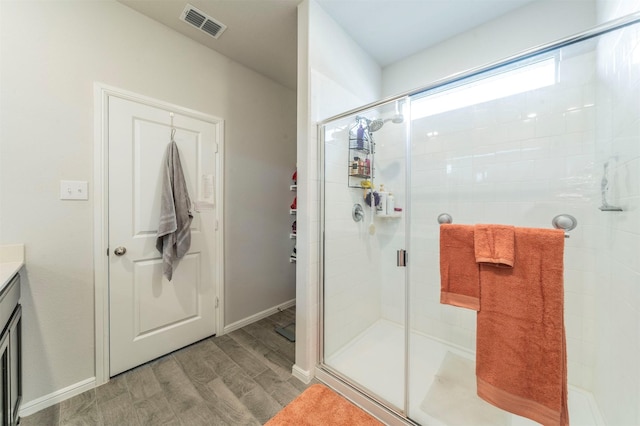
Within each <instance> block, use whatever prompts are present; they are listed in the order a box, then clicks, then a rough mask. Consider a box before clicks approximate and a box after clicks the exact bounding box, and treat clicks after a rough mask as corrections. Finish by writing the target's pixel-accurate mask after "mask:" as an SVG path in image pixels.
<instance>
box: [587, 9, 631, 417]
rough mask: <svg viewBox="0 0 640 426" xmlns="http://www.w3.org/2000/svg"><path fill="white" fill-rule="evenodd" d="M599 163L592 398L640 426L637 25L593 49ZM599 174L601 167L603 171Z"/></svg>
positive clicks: (605, 411) (604, 17)
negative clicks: (601, 197)
mask: <svg viewBox="0 0 640 426" xmlns="http://www.w3.org/2000/svg"><path fill="white" fill-rule="evenodd" d="M637 11H640V2H639V1H637V0H616V1H598V21H599V22H606V21H609V20H612V19H615V18H618V17H620V16H624V15H625V14H629V13H632V12H637ZM597 65H598V67H597V71H598V82H599V86H598V92H597V94H598V97H597V102H598V116H597V125H598V129H599V131H598V134H597V139H596V143H597V145H596V148H597V156H598V158H597V164H598V166H599V167H600V168H602V165H603V164H604V163H605V162H608V163H609V176H608V180H609V182H610V183H609V187H610V190H609V194H608V199H607V201H608V202H609V204H612V205H617V206H620V207H622V208H623V209H624V211H623V212H599V213H600V214H599V221H598V225H599V227H598V237H599V240H598V245H597V250H596V259H595V280H596V282H597V286H596V287H595V296H596V300H597V301H598V302H597V303H596V304H595V306H594V308H595V311H596V318H597V330H596V331H597V332H596V338H597V346H596V348H595V353H594V357H595V360H596V368H595V370H594V373H593V375H594V377H593V382H594V383H593V393H594V396H595V398H596V401H597V402H598V405H599V407H600V410H601V412H602V415H603V417H604V420H605V422H606V424H610V425H627V424H628V425H636V424H640V363H639V362H638V353H640V213H639V212H640V103H639V102H638V99H640V25H639V24H636V25H634V26H632V27H627V28H625V29H623V30H622V31H617V32H615V33H611V34H608V35H606V36H604V37H603V38H602V41H601V42H600V43H599V45H598V61H597ZM600 170H602V169H600Z"/></svg>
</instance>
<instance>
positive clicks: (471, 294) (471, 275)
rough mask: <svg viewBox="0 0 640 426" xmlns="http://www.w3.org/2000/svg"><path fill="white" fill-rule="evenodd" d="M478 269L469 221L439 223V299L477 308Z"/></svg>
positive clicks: (464, 306) (447, 302)
mask: <svg viewBox="0 0 640 426" xmlns="http://www.w3.org/2000/svg"><path fill="white" fill-rule="evenodd" d="M479 279H480V275H479V269H478V265H477V264H476V257H475V252H474V249H473V226H472V225H453V224H443V225H440V303H444V304H447V305H454V306H460V307H462V308H468V309H473V310H476V311H477V310H478V309H479V307H480V302H479V297H480V286H479V283H480V282H479Z"/></svg>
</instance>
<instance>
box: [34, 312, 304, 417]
mask: <svg viewBox="0 0 640 426" xmlns="http://www.w3.org/2000/svg"><path fill="white" fill-rule="evenodd" d="M294 319H295V307H292V308H289V309H286V310H284V311H281V312H278V313H276V314H274V315H272V316H270V317H268V318H265V319H263V320H261V321H258V322H255V323H253V324H250V325H247V326H245V327H243V328H241V329H239V330H236V331H233V332H231V333H229V334H227V335H224V336H220V337H212V338H209V339H205V340H202V341H200V342H198V343H195V344H193V345H191V346H188V347H186V348H183V349H181V350H179V351H176V352H173V353H171V354H169V355H166V356H164V357H162V358H159V359H157V360H154V361H152V362H150V363H147V364H144V365H142V366H140V367H137V368H135V369H133V370H130V371H127V372H125V373H123V374H120V375H118V376H116V377H114V378H112V379H111V380H110V381H109V383H107V384H105V385H103V386H100V387H98V388H95V389H92V390H89V391H86V392H84V393H82V394H80V395H78V396H75V397H73V398H71V399H68V400H66V401H63V402H61V403H60V404H57V405H54V406H52V407H49V408H46V409H44V410H42V411H39V412H37V413H35V414H33V415H31V416H28V417H24V418H23V419H22V421H21V425H22V426H32V425H33V426H36V425H37V426H43V425H44V426H49V425H50V426H67V425H104V426H108V425H118V426H124V425H132V426H133V425H135V426H142V425H190V426H191V425H261V424H264V423H265V422H266V421H267V420H269V419H270V418H271V417H273V416H274V415H275V414H276V413H277V412H278V411H280V410H281V409H282V408H283V407H284V406H285V405H287V404H288V403H289V402H291V400H293V399H294V398H295V397H296V396H298V395H299V394H300V393H301V392H302V391H303V390H304V389H306V387H307V385H305V384H303V383H302V382H300V381H299V380H297V379H296V378H294V377H292V375H291V367H292V366H293V364H294V362H295V343H293V342H290V341H288V340H287V339H285V338H284V337H282V336H281V335H279V334H278V333H276V332H275V331H274V328H275V327H276V326H285V325H287V324H289V323H291V322H293V321H294Z"/></svg>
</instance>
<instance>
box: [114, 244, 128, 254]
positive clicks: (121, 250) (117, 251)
mask: <svg viewBox="0 0 640 426" xmlns="http://www.w3.org/2000/svg"><path fill="white" fill-rule="evenodd" d="M126 252H127V249H126V248H125V247H122V246H121V247H117V248H116V249H115V250H114V251H113V254H115V255H116V256H122V255H123V254H125V253H126Z"/></svg>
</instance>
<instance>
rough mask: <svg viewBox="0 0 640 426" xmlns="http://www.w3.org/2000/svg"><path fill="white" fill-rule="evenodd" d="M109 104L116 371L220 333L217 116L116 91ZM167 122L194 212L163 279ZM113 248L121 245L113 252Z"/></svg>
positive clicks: (112, 321) (111, 303) (112, 337)
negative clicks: (182, 251) (185, 247)
mask: <svg viewBox="0 0 640 426" xmlns="http://www.w3.org/2000/svg"><path fill="white" fill-rule="evenodd" d="M108 108H109V111H108V142H109V195H108V200H109V201H108V202H109V210H108V211H109V317H110V318H109V328H110V342H109V348H110V352H109V359H110V363H109V364H110V375H111V376H114V375H116V374H118V373H120V372H123V371H125V370H128V369H131V368H133V367H135V366H138V365H140V364H143V363H145V362H147V361H149V360H152V359H154V358H157V357H159V356H162V355H164V354H166V353H169V352H171V351H173V350H176V349H178V348H181V347H183V346H186V345H188V344H190V343H193V342H196V341H198V340H200V339H203V338H205V337H208V336H211V335H213V334H215V332H216V309H217V305H218V303H217V290H218V287H217V286H218V285H219V283H217V282H216V277H217V276H218V274H216V271H215V268H216V264H217V262H216V260H217V257H218V256H219V255H220V254H219V253H216V248H217V247H218V244H217V243H218V241H217V240H216V239H217V238H218V232H217V222H216V219H217V216H216V210H215V209H217V208H220V206H219V205H218V204H219V203H217V202H216V201H217V200H216V195H217V194H216V193H215V192H216V191H215V188H214V182H215V181H216V180H217V179H218V178H219V177H218V176H217V175H216V173H217V170H216V164H217V161H216V160H217V159H216V156H217V155H218V154H217V153H216V152H217V146H218V142H219V141H218V140H217V138H218V137H219V135H220V133H221V132H219V131H218V130H219V129H218V126H221V123H211V122H207V121H203V120H199V119H196V118H193V117H190V116H186V115H181V114H178V113H175V114H174V116H173V118H171V117H170V113H169V112H168V111H167V110H166V109H161V108H156V107H153V106H149V105H146V104H142V103H137V102H134V101H131V100H125V99H122V98H118V97H114V96H110V97H109V105H108ZM172 122H173V126H174V128H175V129H176V134H175V137H174V139H175V141H176V143H177V144H178V150H179V153H180V159H181V162H182V167H183V170H184V175H185V179H186V181H187V188H188V190H189V195H190V198H191V200H192V201H193V202H194V203H195V204H196V211H195V212H194V217H193V222H192V224H191V248H190V250H189V251H188V253H187V254H186V255H185V256H184V257H183V258H182V259H180V260H179V261H178V262H177V264H174V273H173V278H172V280H171V281H168V280H167V279H166V278H165V277H164V276H163V274H162V256H161V254H160V253H159V252H158V251H157V250H156V231H157V226H158V219H159V212H160V198H161V185H162V170H163V159H164V157H165V152H166V148H167V145H168V144H169V142H170V137H171V123H172ZM119 247H120V248H125V249H126V252H125V253H124V254H121V255H116V254H115V252H116V248H119ZM121 251H122V250H119V252H121ZM176 265H177V266H176Z"/></svg>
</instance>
